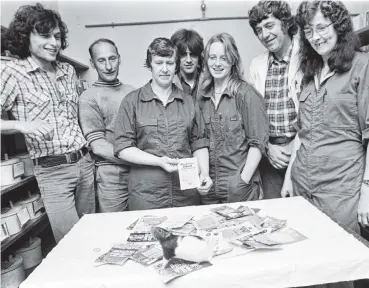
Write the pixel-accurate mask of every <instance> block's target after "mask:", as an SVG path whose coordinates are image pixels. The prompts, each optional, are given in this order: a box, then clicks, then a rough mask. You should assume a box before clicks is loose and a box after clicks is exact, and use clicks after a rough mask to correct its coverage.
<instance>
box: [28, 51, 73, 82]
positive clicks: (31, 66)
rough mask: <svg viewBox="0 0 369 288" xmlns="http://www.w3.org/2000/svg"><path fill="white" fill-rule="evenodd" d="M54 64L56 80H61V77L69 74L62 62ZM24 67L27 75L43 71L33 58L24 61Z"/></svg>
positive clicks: (29, 57)
mask: <svg viewBox="0 0 369 288" xmlns="http://www.w3.org/2000/svg"><path fill="white" fill-rule="evenodd" d="M53 64H54V65H55V70H56V78H59V77H62V76H64V75H67V74H68V72H67V71H66V70H65V69H64V67H63V65H62V63H61V62H59V61H55V62H54V63H53ZM23 65H24V67H25V69H26V71H27V73H31V72H34V71H37V70H38V69H40V70H42V69H41V67H40V66H39V65H38V64H37V63H36V61H35V60H33V58H32V57H31V56H28V57H27V58H26V59H24V60H23Z"/></svg>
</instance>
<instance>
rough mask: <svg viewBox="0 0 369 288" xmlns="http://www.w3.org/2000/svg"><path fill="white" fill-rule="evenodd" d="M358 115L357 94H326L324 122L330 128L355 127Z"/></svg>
mask: <svg viewBox="0 0 369 288" xmlns="http://www.w3.org/2000/svg"><path fill="white" fill-rule="evenodd" d="M356 117H357V100H356V95H354V94H350V93H338V94H335V95H329V94H328V95H326V97H325V101H324V123H325V124H326V125H327V126H328V127H330V128H339V129H352V128H355V123H356V121H355V118H356Z"/></svg>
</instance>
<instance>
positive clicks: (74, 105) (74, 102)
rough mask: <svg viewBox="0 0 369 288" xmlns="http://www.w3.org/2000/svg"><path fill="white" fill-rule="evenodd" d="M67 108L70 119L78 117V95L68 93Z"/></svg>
mask: <svg viewBox="0 0 369 288" xmlns="http://www.w3.org/2000/svg"><path fill="white" fill-rule="evenodd" d="M66 99H67V101H66V106H67V107H66V108H67V115H68V118H69V119H75V118H77V117H78V99H77V97H76V95H73V94H70V95H66Z"/></svg>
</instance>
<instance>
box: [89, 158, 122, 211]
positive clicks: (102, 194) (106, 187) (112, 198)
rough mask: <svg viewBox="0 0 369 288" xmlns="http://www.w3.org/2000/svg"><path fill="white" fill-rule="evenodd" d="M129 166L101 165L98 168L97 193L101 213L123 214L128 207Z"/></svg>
mask: <svg viewBox="0 0 369 288" xmlns="http://www.w3.org/2000/svg"><path fill="white" fill-rule="evenodd" d="M128 174H129V166H125V165H100V166H97V167H96V191H97V198H98V202H99V212H121V211H125V210H127V206H128Z"/></svg>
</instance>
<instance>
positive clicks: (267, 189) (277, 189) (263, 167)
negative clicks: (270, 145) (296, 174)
mask: <svg viewBox="0 0 369 288" xmlns="http://www.w3.org/2000/svg"><path fill="white" fill-rule="evenodd" d="M259 170H260V175H261V182H262V187H263V192H264V198H263V199H275V198H281V191H282V187H283V182H284V176H285V174H286V169H280V170H279V169H276V168H274V166H273V165H272V164H270V162H269V160H268V159H267V158H266V157H262V158H261V160H260V164H259Z"/></svg>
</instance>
